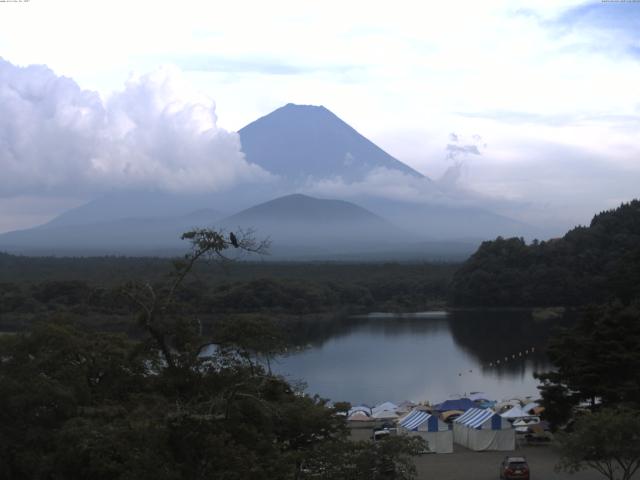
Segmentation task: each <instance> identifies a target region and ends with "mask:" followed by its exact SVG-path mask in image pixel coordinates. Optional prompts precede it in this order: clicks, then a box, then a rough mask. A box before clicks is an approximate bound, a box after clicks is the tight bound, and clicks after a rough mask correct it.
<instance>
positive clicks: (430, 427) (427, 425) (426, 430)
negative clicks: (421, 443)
mask: <svg viewBox="0 0 640 480" xmlns="http://www.w3.org/2000/svg"><path fill="white" fill-rule="evenodd" d="M398 434H400V435H416V436H420V437H422V438H423V439H424V440H425V441H426V442H427V444H428V445H429V450H430V451H432V452H435V453H452V452H453V432H452V431H451V430H450V429H449V426H448V425H447V424H446V423H444V422H443V421H441V420H439V419H438V417H437V416H435V415H430V414H429V413H428V412H424V411H421V410H412V411H411V412H409V414H408V415H406V416H405V417H404V418H402V419H401V420H400V421H399V422H398Z"/></svg>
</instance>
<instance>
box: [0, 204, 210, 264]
mask: <svg viewBox="0 0 640 480" xmlns="http://www.w3.org/2000/svg"><path fill="white" fill-rule="evenodd" d="M221 216H222V215H221V214H220V213H219V212H216V211H215V210H209V209H202V210H197V211H195V212H191V213H189V214H187V215H182V216H175V217H159V218H120V219H117V220H110V221H106V222H96V223H93V224H84V225H77V224H69V225H67V224H57V225H56V224H53V225H47V226H43V227H40V228H32V229H29V230H18V231H14V232H9V233H5V234H3V235H0V250H6V251H9V252H13V253H20V254H33V255H125V254H127V255H131V254H142V255H162V254H167V253H168V254H175V253H176V252H177V251H178V250H179V249H182V250H184V248H185V246H186V244H185V242H184V241H182V240H180V236H181V235H182V234H183V233H184V232H185V231H187V230H190V229H192V228H194V227H203V226H212V225H213V224H214V222H215V221H216V220H217V219H219V218H220V217H221Z"/></svg>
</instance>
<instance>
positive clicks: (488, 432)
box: [453, 408, 516, 451]
mask: <svg viewBox="0 0 640 480" xmlns="http://www.w3.org/2000/svg"><path fill="white" fill-rule="evenodd" d="M453 441H454V442H456V443H457V444H459V445H462V446H463V447H467V448H470V449H471V450H476V451H480V450H499V451H509V450H514V449H515V447H516V435H515V430H514V429H513V428H512V427H511V424H510V423H509V422H508V420H507V419H506V418H502V417H501V416H500V415H498V414H497V413H495V412H494V411H493V410H490V409H486V410H483V409H481V408H472V409H470V410H467V411H466V412H465V413H464V415H461V416H459V417H458V418H456V419H455V420H454V421H453Z"/></svg>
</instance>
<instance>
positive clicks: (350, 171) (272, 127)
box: [238, 103, 422, 182]
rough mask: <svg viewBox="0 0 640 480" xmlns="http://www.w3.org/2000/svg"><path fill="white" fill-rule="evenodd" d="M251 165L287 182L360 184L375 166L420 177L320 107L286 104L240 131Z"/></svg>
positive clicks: (243, 146) (244, 149)
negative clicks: (325, 180) (338, 180)
mask: <svg viewBox="0 0 640 480" xmlns="http://www.w3.org/2000/svg"><path fill="white" fill-rule="evenodd" d="M238 133H239V134H240V140H241V142H242V150H243V151H244V153H245V155H246V158H247V160H248V161H249V162H251V163H255V164H257V165H259V166H261V167H262V168H264V169H266V170H268V171H270V172H271V173H275V174H276V175H280V176H282V177H284V178H287V179H290V180H295V181H298V180H307V179H308V178H309V177H313V178H315V179H321V178H334V177H337V176H338V177H341V178H342V179H343V180H345V181H348V182H351V181H355V180H361V179H362V178H364V177H365V176H366V174H367V173H368V172H370V171H371V170H372V169H374V168H379V167H384V168H388V169H392V170H399V171H401V172H403V173H406V174H408V175H411V176H414V177H422V175H421V174H420V173H418V172H416V171H415V170H413V169H412V168H410V167H409V166H407V165H405V164H404V163H402V162H400V161H399V160H396V159H395V158H393V157H392V156H391V155H389V154H388V153H387V152H385V151H384V150H382V149H381V148H380V147H378V146H377V145H375V144H374V143H372V142H371V141H369V140H368V139H366V138H365V137H363V136H362V135H360V134H359V133H358V132H357V131H356V130H354V129H353V128H352V127H350V126H349V125H347V124H346V123H345V122H343V121H342V120H341V119H340V118H338V117H337V116H336V115H334V114H333V113H332V112H330V111H329V110H327V109H326V108H325V107H322V106H312V105H294V104H292V103H289V104H287V105H285V106H284V107H281V108H279V109H277V110H275V111H273V112H271V113H270V114H268V115H266V116H264V117H262V118H259V119H258V120H256V121H254V122H252V123H250V124H249V125H247V126H246V127H244V128H242V129H241V130H240V131H239V132H238Z"/></svg>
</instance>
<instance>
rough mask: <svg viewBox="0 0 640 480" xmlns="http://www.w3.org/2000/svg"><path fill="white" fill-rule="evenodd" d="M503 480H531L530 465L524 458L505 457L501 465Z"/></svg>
mask: <svg viewBox="0 0 640 480" xmlns="http://www.w3.org/2000/svg"><path fill="white" fill-rule="evenodd" d="M500 478H501V479H502V480H515V479H518V480H521V479H522V480H529V464H528V463H527V459H526V458H524V457H504V460H503V461H502V464H501V465H500Z"/></svg>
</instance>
